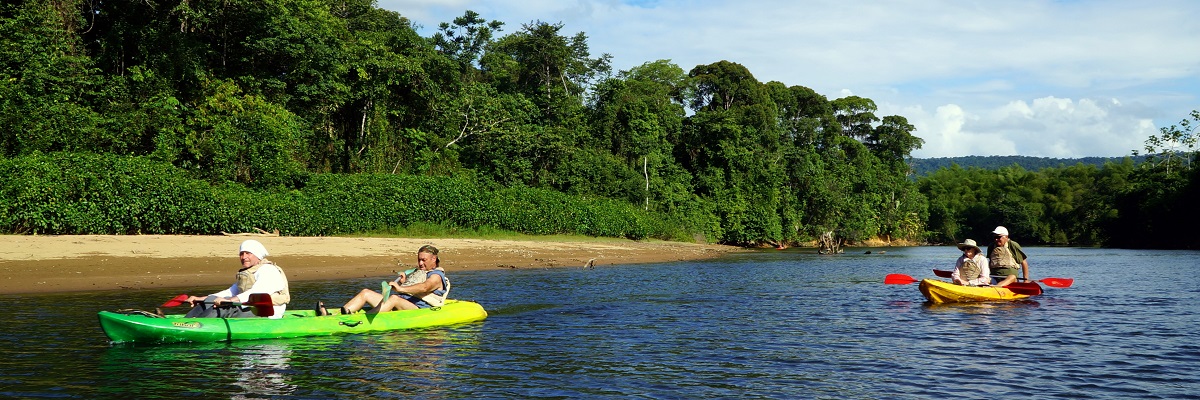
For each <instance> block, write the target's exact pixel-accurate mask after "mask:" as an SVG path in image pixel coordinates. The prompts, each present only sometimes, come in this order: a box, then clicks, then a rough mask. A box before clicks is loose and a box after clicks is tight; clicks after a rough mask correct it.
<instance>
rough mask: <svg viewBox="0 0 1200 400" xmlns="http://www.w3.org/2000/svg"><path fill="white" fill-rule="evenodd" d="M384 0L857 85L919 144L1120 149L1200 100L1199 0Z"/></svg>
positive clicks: (430, 17)
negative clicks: (912, 131) (903, 122)
mask: <svg viewBox="0 0 1200 400" xmlns="http://www.w3.org/2000/svg"><path fill="white" fill-rule="evenodd" d="M378 4H379V6H380V7H382V8H386V9H391V10H395V11H397V12H400V13H401V14H402V15H405V16H407V17H409V18H410V19H412V20H413V21H415V22H416V23H418V24H421V25H422V26H424V27H426V29H425V30H423V31H422V33H423V34H426V35H428V34H431V33H432V32H433V29H436V27H437V25H438V24H439V23H441V22H448V21H451V20H452V19H453V18H455V17H458V16H460V15H462V14H463V12H464V11H466V10H473V11H476V12H478V13H479V14H480V15H481V16H482V17H483V18H485V19H488V20H499V21H502V22H505V23H506V27H505V30H504V31H503V32H502V33H501V34H507V33H512V32H516V31H518V30H519V29H520V27H521V25H522V24H525V23H528V22H532V21H535V20H540V21H545V22H551V23H559V22H561V23H563V25H564V27H563V30H562V34H564V35H568V36H569V35H573V34H574V33H576V32H584V33H585V34H586V35H587V37H588V44H589V47H590V49H591V51H592V53H593V55H599V54H600V53H609V54H611V55H612V56H613V63H614V67H615V68H616V69H618V70H623V69H629V68H632V67H634V66H637V65H641V64H642V63H645V62H648V61H655V60H660V59H669V60H672V62H674V63H676V64H677V65H679V66H680V67H682V68H683V69H684V70H685V71H686V70H690V69H691V68H693V67H695V66H696V65H701V64H710V63H714V62H717V61H721V60H728V61H732V62H736V63H739V64H742V65H745V66H746V67H747V68H748V69H749V70H750V72H751V73H753V74H754V75H755V77H756V78H758V79H759V80H760V81H763V82H767V81H779V82H783V83H784V84H786V85H789V86H792V85H799V86H806V87H809V88H812V89H813V90H815V91H817V92H818V93H822V94H825V95H826V96H828V97H830V98H831V99H832V98H838V97H842V96H843V95H844V94H845V93H850V92H853V93H855V94H857V95H858V96H862V97H867V98H871V99H873V100H875V102H876V104H880V105H881V110H882V109H883V108H884V107H883V104H888V108H889V109H890V110H896V112H888V113H883V112H881V115H892V114H895V115H901V116H904V117H906V118H908V119H909V121H910V122H912V123H914V125H916V126H917V127H918V130H919V132H918V136H921V137H922V138H924V139H925V140H926V145H925V148H924V149H922V150H920V151H918V152H917V154H918V155H926V156H963V155H994V154H995V155H998V154H1022V155H1037V156H1047V157H1083V156H1120V155H1125V154H1128V153H1129V152H1130V151H1131V150H1133V149H1136V148H1139V147H1140V144H1141V143H1142V141H1144V140H1145V138H1146V137H1148V136H1149V135H1151V134H1154V133H1155V132H1156V131H1157V128H1156V126H1165V125H1169V124H1171V123H1174V122H1175V121H1178V120H1179V119H1181V118H1184V117H1186V116H1187V114H1188V112H1190V111H1191V110H1193V109H1197V108H1200V100H1198V97H1197V95H1198V94H1200V40H1196V38H1198V37H1200V24H1196V23H1195V22H1194V21H1193V19H1194V18H1193V16H1194V15H1197V14H1200V2H1195V1H1190V0H1164V1H1155V2H1119V1H1100V2H1075V1H1053V0H1012V1H991V2H963V1H954V0H944V1H925V0H921V1H916V0H901V1H888V2H844V1H835V0H818V1H804V2H796V1H791V0H762V1H752V2H751V1H743V2H729V1H718V0H686V1H685V0H574V1H561V0H527V1H521V2H513V1H496V0H437V1H435V0H380V1H379V3H378ZM1113 99H1119V101H1114V100H1113ZM929 110H932V111H929ZM950 139H955V140H960V139H961V140H965V141H966V143H957V144H955V143H952V142H949V140H950ZM981 142H982V144H981ZM935 149H936V150H935Z"/></svg>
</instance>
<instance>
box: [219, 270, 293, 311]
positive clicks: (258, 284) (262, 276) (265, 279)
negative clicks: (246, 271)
mask: <svg viewBox="0 0 1200 400" xmlns="http://www.w3.org/2000/svg"><path fill="white" fill-rule="evenodd" d="M254 275H255V276H254V286H251V287H248V288H246V289H245V290H242V292H241V293H238V295H237V296H235V297H234V298H233V299H230V300H233V301H238V302H241V303H247V302H249V301H250V295H252V294H255V293H266V294H271V293H275V292H278V291H280V290H283V285H285V284H286V283H285V282H284V280H283V274H282V273H280V272H279V268H278V267H276V266H274V265H264V266H262V268H259V269H258V272H257V273H255V274H254Z"/></svg>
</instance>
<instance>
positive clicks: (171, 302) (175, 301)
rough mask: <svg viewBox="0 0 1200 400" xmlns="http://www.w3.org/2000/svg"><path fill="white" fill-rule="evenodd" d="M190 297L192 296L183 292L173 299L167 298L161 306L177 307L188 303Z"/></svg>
mask: <svg viewBox="0 0 1200 400" xmlns="http://www.w3.org/2000/svg"><path fill="white" fill-rule="evenodd" d="M189 297H192V296H188V295H186V294H181V295H178V296H175V298H173V299H170V300H167V302H166V303H163V304H162V305H161V306H159V307H176V306H179V305H182V304H183V303H186V302H187V299H188V298H189Z"/></svg>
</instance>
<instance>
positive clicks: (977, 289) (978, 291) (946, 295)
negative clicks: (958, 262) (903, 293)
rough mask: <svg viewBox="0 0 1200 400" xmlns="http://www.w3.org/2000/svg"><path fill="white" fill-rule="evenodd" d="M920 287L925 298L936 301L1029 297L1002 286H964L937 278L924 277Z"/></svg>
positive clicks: (961, 301) (949, 301)
mask: <svg viewBox="0 0 1200 400" xmlns="http://www.w3.org/2000/svg"><path fill="white" fill-rule="evenodd" d="M920 289H921V294H922V295H924V296H925V299H927V300H929V301H930V302H934V303H967V302H980V301H1011V300H1020V299H1024V298H1028V297H1029V295H1025V294H1017V293H1013V291H1012V290H1008V289H1005V288H1002V287H990V286H962V285H957V284H954V283H952V282H946V281H940V280H936V279H922V280H921V286H920Z"/></svg>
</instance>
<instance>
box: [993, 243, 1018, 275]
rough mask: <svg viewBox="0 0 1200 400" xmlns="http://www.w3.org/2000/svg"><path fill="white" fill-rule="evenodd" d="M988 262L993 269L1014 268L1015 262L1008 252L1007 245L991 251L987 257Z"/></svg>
mask: <svg viewBox="0 0 1200 400" xmlns="http://www.w3.org/2000/svg"><path fill="white" fill-rule="evenodd" d="M988 262H989V263H991V265H992V266H993V267H994V268H995V269H1001V268H1016V267H1017V260H1016V259H1015V258H1013V255H1012V252H1011V251H1009V250H1008V245H1007V244H1006V245H1004V246H1000V247H996V248H993V249H992V254H990V257H988Z"/></svg>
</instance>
